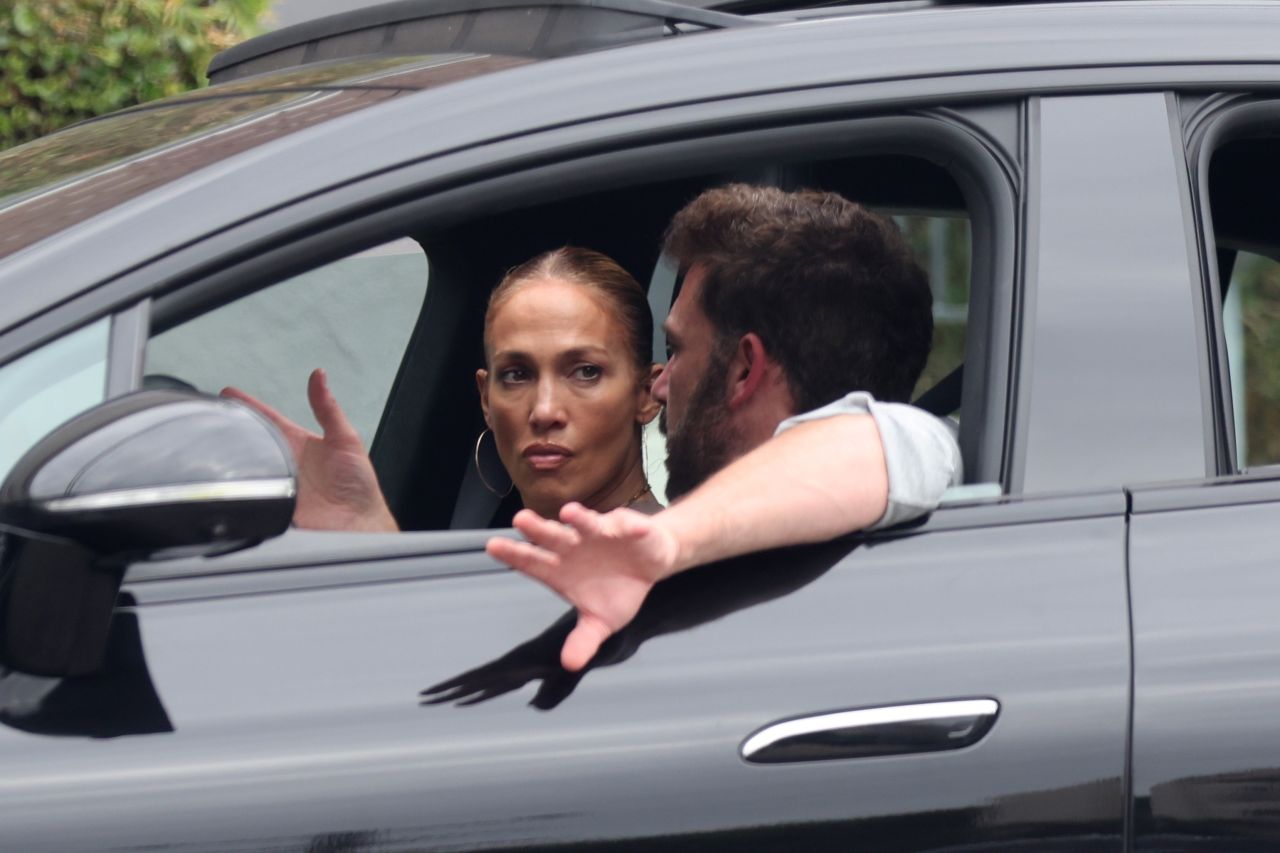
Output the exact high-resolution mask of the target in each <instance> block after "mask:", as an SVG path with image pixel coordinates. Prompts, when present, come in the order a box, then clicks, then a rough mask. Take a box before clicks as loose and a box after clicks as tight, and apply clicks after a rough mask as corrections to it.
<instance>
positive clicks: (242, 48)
mask: <svg viewBox="0 0 1280 853" xmlns="http://www.w3.org/2000/svg"><path fill="white" fill-rule="evenodd" d="M758 23H762V22H758V21H753V20H752V19H750V18H746V17H743V16H741V15H736V14H731V13H729V12H722V11H718V10H716V9H711V8H700V7H699V6H693V5H682V4H680V3H673V2H669V0H396V2H391V3H383V4H380V5H377V6H370V7H367V8H363V9H353V10H351V11H348V12H341V13H339V14H336V15H329V16H327V17H324V18H317V19H315V20H312V21H304V22H302V23H299V24H294V25H293V26H290V27H284V28H282V29H279V30H275V31H273V32H269V33H265V34H263V35H261V36H258V37H256V38H252V39H249V40H248V41H244V42H241V43H240V44H238V45H235V46H234V47H230V48H228V49H226V50H224V51H222V52H221V53H219V54H217V55H216V56H214V57H213V59H212V60H211V61H210V62H209V68H208V70H207V71H206V75H207V76H208V78H209V82H210V83H213V84H217V83H225V82H227V81H229V80H235V79H239V78H242V77H248V76H250V75H253V74H259V73H262V72H265V71H276V70H280V69H283V68H294V67H297V66H300V65H307V64H310V63H312V62H321V61H327V60H334V59H349V58H355V57H367V56H376V55H396V54H405V55H408V54H415V53H444V52H449V53H511V54H516V55H533V56H539V57H551V56H563V55H568V54H571V53H581V52H584V51H586V50H593V49H598V48H602V47H610V46H614V45H618V44H626V43H630V42H635V41H649V40H653V39H656V38H662V37H663V36H668V35H674V34H675V33H676V32H677V29H676V27H677V25H689V26H694V27H699V28H703V29H724V28H728V27H742V26H752V25H755V24H758Z"/></svg>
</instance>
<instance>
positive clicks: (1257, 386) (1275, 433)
mask: <svg viewBox="0 0 1280 853" xmlns="http://www.w3.org/2000/svg"><path fill="white" fill-rule="evenodd" d="M1222 327H1223V333H1224V336H1225V338H1226V344H1227V357H1228V360H1229V363H1230V368H1231V397H1232V400H1233V401H1234V403H1235V411H1234V413H1233V426H1234V428H1235V431H1236V459H1237V465H1238V467H1240V468H1242V469H1243V468H1253V467H1257V466H1259V465H1273V464H1276V463H1280V263H1277V262H1276V261H1274V260H1272V259H1271V258H1267V257H1264V256H1262V255H1256V254H1253V253H1252V252H1240V253H1239V254H1238V255H1237V257H1236V261H1235V266H1234V269H1233V271H1232V275H1231V284H1230V286H1229V287H1228V289H1227V296H1226V300H1225V302H1224V304H1223V311H1222Z"/></svg>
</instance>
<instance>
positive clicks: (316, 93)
mask: <svg viewBox="0 0 1280 853" xmlns="http://www.w3.org/2000/svg"><path fill="white" fill-rule="evenodd" d="M529 61H530V60H528V59H520V58H514V57H501V56H473V55H457V54H454V55H443V54H441V55H435V56H430V57H421V56H420V57H404V56H400V57H394V58H387V57H382V58H380V59H366V60H361V61H358V62H343V63H338V64H335V65H330V66H314V65H312V66H307V67H305V68H301V69H294V70H291V71H286V72H281V73H277V74H270V75H259V76H257V77H254V78H252V79H249V80H244V81H241V82H237V83H230V84H225V85H221V86H218V87H216V88H210V89H202V90H200V91H198V92H194V93H191V94H188V95H183V96H180V97H178V98H172V99H166V100H164V101H157V102H155V103H154V104H148V105H144V106H142V107H135V108H134V109H131V110H126V111H124V112H119V113H114V114H113V115H110V116H106V117H104V118H100V119H93V120H90V121H86V122H81V123H80V124H77V125H74V126H72V127H69V128H66V129H65V130H62V131H59V132H57V133H54V134H50V135H49V136H46V137H43V138H41V139H37V140H35V141H34V142H30V143H27V144H26V145H20V146H18V147H16V148H12V149H9V150H8V151H4V152H0V257H3V256H5V255H8V254H11V253H12V252H15V251H17V250H18V249H21V248H23V247H24V246H28V245H30V244H32V243H34V242H36V241H37V240H40V239H43V238H44V237H47V236H49V235H51V234H54V233H56V232H57V231H60V230H62V229H63V228H66V227H68V226H70V225H73V224H75V223H76V222H79V221H81V220H84V219H87V218H89V217H90V216H93V215H95V214H98V213H101V212H103V211H105V210H108V209H109V208H111V207H114V206H115V205H117V204H120V203H121V202H123V201H126V200H128V199H130V198H133V197H135V196H138V195H141V194H142V193H145V192H148V191H150V190H153V189H155V188H157V187H160V186H163V185H164V184H166V183H169V182H170V181H173V180H176V179H177V178H180V177H182V176H184V175H187V174H190V173H191V172H193V171H195V170H197V169H200V168H203V167H205V166H208V165H211V164H213V163H216V162H218V161H220V160H224V159H226V158H228V157H231V156H233V155H235V154H239V153H241V152H243V151H247V150H249V149H251V148H255V147H257V146H259V145H262V144H264V143H266V142H270V141H271V140H273V139H278V138H280V137H283V136H287V135H289V134H291V133H294V132H296V131H299V130H302V129H304V128H307V127H311V126H313V125H316V124H319V123H321V122H324V121H327V120H329V119H331V118H336V117H338V116H341V115H345V114H347V113H351V112H355V111H357V110H360V109H364V108H366V107H369V106H372V105H374V104H376V103H379V102H381V101H385V100H387V99H389V98H393V97H395V96H396V95H398V94H401V93H402V92H406V91H417V90H421V89H427V88H432V87H434V86H440V85H443V84H445V83H450V82H453V81H455V80H461V79H466V78H468V77H474V76H477V75H480V74H484V73H488V72H492V71H497V70H500V69H503V68H510V67H513V66H515V65H521V64H524V63H527V62H529Z"/></svg>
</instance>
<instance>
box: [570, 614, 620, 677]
mask: <svg viewBox="0 0 1280 853" xmlns="http://www.w3.org/2000/svg"><path fill="white" fill-rule="evenodd" d="M612 633H613V631H611V630H609V626H608V625H606V624H604V622H602V621H600V620H599V619H597V618H596V617H595V616H590V615H588V614H583V613H580V614H578V624H577V625H576V626H575V627H574V629H573V630H572V631H570V632H569V636H568V637H566V638H565V641H564V648H562V649H561V650H560V665H561V666H563V667H564V668H565V669H567V670H569V671H570V672H577V671H578V670H580V669H582V668H583V667H584V666H586V665H587V664H588V663H590V662H591V659H592V658H593V657H595V656H596V652H598V651H600V646H601V645H602V644H603V643H604V641H605V640H607V639H609V636H610V635H611V634H612Z"/></svg>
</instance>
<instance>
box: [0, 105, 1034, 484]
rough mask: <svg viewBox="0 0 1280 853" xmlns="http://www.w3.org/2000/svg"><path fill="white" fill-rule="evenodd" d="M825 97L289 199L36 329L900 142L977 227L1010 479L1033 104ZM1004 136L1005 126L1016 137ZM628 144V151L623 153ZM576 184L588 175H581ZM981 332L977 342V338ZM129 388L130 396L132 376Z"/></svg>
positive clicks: (991, 449) (457, 159)
mask: <svg viewBox="0 0 1280 853" xmlns="http://www.w3.org/2000/svg"><path fill="white" fill-rule="evenodd" d="M825 95H826V97H825V98H824V101H826V102H827V103H826V105H825V108H824V109H822V110H820V111H818V113H817V114H816V115H811V116H807V117H806V120H803V121H802V120H800V119H799V118H797V117H795V116H793V115H791V114H789V113H787V112H785V111H778V112H775V113H773V114H772V115H773V116H774V121H773V123H772V124H765V126H763V127H761V126H759V125H760V123H761V119H760V116H759V115H757V114H756V110H757V109H758V105H755V106H754V107H753V108H752V109H750V110H748V111H747V113H746V115H745V116H744V117H743V118H741V119H739V120H738V121H735V122H730V123H729V125H728V126H727V127H723V126H715V127H712V128H710V129H708V128H706V127H704V126H702V123H701V122H694V123H693V124H692V126H687V125H683V124H681V123H679V122H674V123H673V124H668V123H666V122H665V120H662V119H659V118H655V117H654V116H649V117H648V122H647V123H648V125H649V128H650V129H649V132H648V133H646V134H644V135H643V136H641V137H640V138H636V136H635V134H634V128H633V124H634V122H632V121H630V120H629V119H628V118H620V119H608V120H601V121H596V122H591V123H589V124H587V125H584V126H581V127H575V128H572V129H569V130H566V129H557V130H553V131H545V132H541V133H535V134H531V135H529V136H528V137H522V138H521V139H518V140H508V141H504V143H502V144H498V145H495V146H485V147H482V148H480V149H475V150H468V151H464V152H458V153H457V154H456V155H453V156H450V157H445V158H440V159H439V160H433V161H425V162H422V163H417V164H413V165H411V166H407V167H405V168H404V169H401V170H396V171H395V172H393V173H390V174H388V173H383V174H379V175H375V176H370V177H369V178H368V179H367V180H366V181H362V182H359V185H357V186H348V187H344V188H342V189H341V190H335V191H332V192H330V193H324V194H320V196H319V197H309V198H308V199H305V200H303V201H302V202H299V203H297V204H294V205H284V206H282V207H281V208H279V209H277V210H276V211H273V212H272V214H270V215H268V216H266V217H263V218H262V219H263V220H268V221H269V227H265V228H264V227H263V226H264V224H268V223H264V221H262V220H258V221H254V220H250V221H247V222H244V223H242V224H241V225H239V226H236V227H234V228H232V229H227V230H225V231H221V232H218V233H215V234H211V235H209V236H208V237H207V238H206V239H205V240H202V241H198V242H197V243H194V244H192V245H189V246H187V247H184V248H183V249H181V250H179V251H177V252H174V253H172V254H169V255H167V256H164V257H162V258H159V259H158V260H157V263H156V264H154V265H149V266H148V267H147V268H143V269H139V270H135V271H134V272H132V273H130V274H129V275H127V276H125V277H123V278H121V279H117V280H115V281H113V282H109V283H108V284H107V285H105V286H102V287H99V288H97V289H95V290H93V291H90V292H89V293H87V294H85V295H83V296H82V297H80V298H77V299H76V300H73V301H72V302H71V303H66V304H64V305H63V306H61V307H60V310H58V311H54V312H49V313H48V314H46V315H42V316H41V317H40V318H38V320H39V321H40V323H39V325H41V326H44V327H45V328H46V329H47V328H49V327H50V326H51V325H53V324H56V323H57V321H58V319H60V318H58V317H57V316H55V315H58V314H63V313H64V312H67V311H70V310H71V309H72V307H73V306H76V307H83V306H85V305H86V304H94V303H96V304H98V305H112V304H113V303H115V304H118V303H119V302H120V301H121V300H122V297H133V298H134V301H133V302H132V303H131V304H134V305H136V304H140V303H139V302H138V297H139V296H142V297H143V298H151V299H152V302H151V303H150V305H149V308H150V309H151V310H158V309H159V306H161V305H162V304H163V303H164V301H165V300H167V299H171V298H175V297H173V296H172V295H173V294H176V293H178V292H179V290H181V291H183V292H184V293H185V294H186V296H185V297H183V298H188V297H193V296H195V295H196V294H198V292H199V291H202V290H205V289H206V288H213V289H223V288H228V287H231V286H232V283H234V286H236V287H237V288H240V289H245V281H246V280H258V281H261V282H263V283H264V285H265V283H267V282H268V280H272V281H274V280H280V279H282V278H285V277H287V276H288V275H289V274H292V273H296V272H298V271H301V270H303V269H307V268H314V267H316V266H319V265H321V264H323V263H326V262H328V261H331V260H335V259H337V258H340V257H344V256H346V255H348V254H351V253H353V252H356V251H359V250H362V249H365V248H369V247H371V246H374V245H377V244H378V243H380V242H384V241H385V240H386V239H388V238H389V237H390V236H393V235H399V234H403V233H405V228H404V226H403V223H404V222H406V221H414V222H416V223H418V226H416V227H415V229H414V230H415V233H421V231H422V229H426V228H431V227H440V226H444V225H447V224H449V223H456V222H459V221H463V220H466V219H471V218H474V217H476V216H479V215H481V214H482V213H483V212H485V211H486V210H493V209H502V208H504V207H510V206H513V205H519V204H523V203H527V202H528V200H536V199H538V198H545V197H549V194H561V195H567V194H571V193H572V192H574V191H579V192H582V191H585V190H583V189H577V188H581V187H587V188H589V189H599V188H603V187H608V186H611V185H617V184H625V183H629V182H630V183H640V182H642V181H643V180H644V179H645V177H646V176H651V175H652V174H654V173H655V172H657V173H661V174H664V175H665V174H672V173H674V172H677V171H679V170H680V169H685V170H691V171H710V164H711V163H716V162H722V161H723V158H725V157H731V158H732V157H745V156H747V155H748V154H749V155H750V156H752V157H760V156H763V155H764V154H767V153H769V152H771V151H772V152H780V153H784V154H786V155H787V156H788V157H792V158H795V157H800V156H803V157H814V158H816V157H818V156H819V154H821V155H822V156H826V157H844V158H848V157H853V156H856V155H857V154H859V153H863V152H866V153H873V149H875V148H876V147H877V146H878V147H879V148H880V149H881V150H882V151H884V152H890V151H892V152H895V153H900V152H903V150H904V146H905V148H906V149H910V150H909V151H907V152H906V153H912V154H917V155H921V156H924V155H928V156H930V157H931V158H932V159H934V160H935V161H936V162H942V163H944V164H945V165H946V167H947V168H948V171H949V172H950V173H951V175H952V177H953V178H954V179H955V180H956V181H957V183H958V184H960V186H961V189H962V191H963V193H964V195H965V197H966V208H967V212H968V214H969V216H970V219H971V222H972V223H973V232H972V254H973V257H972V261H971V280H972V282H973V283H974V288H973V291H972V294H971V300H972V301H971V306H970V324H971V325H970V328H971V332H970V341H971V343H970V344H969V345H968V353H967V354H966V363H967V364H969V368H970V369H971V368H972V367H973V366H974V365H975V364H977V363H978V362H977V361H973V360H971V354H972V353H975V352H977V353H980V354H982V355H983V356H984V357H985V358H986V365H985V366H984V369H982V370H980V371H978V373H977V375H979V376H984V377H986V378H987V381H986V382H985V383H975V382H969V383H966V385H967V386H968V387H967V389H966V400H965V411H970V410H972V407H973V405H974V403H973V402H972V398H973V397H974V396H975V392H974V390H973V389H975V388H977V387H978V386H979V385H982V386H984V387H985V388H986V392H985V396H982V397H981V398H980V399H978V401H977V404H978V405H979V406H980V407H981V410H982V411H984V412H986V413H988V414H985V415H984V423H986V424H987V425H989V426H990V429H988V430H987V431H986V435H985V436H984V437H983V441H982V442H981V444H982V445H983V446H982V447H981V448H980V450H979V453H981V454H986V455H985V456H984V457H983V458H985V459H987V460H990V461H989V463H988V465H987V468H988V470H989V472H990V473H989V474H986V475H984V474H982V473H981V472H971V473H976V474H977V476H980V477H983V478H984V479H985V478H989V479H993V480H997V481H1000V482H1002V483H1004V482H1006V480H1005V478H1006V477H1007V460H1006V453H1005V448H1006V447H1007V445H1008V438H1009V436H1008V432H1007V431H1008V429H1009V423H1008V421H1009V418H1008V412H1009V411H1010V408H1009V407H1010V406H1011V404H1012V401H1011V400H1010V399H1008V397H1007V389H1008V388H1009V387H1010V385H1011V383H1010V381H1009V373H1010V370H1011V366H1010V365H1011V355H1010V353H1011V352H1012V350H1013V343H1012V342H1013V339H1014V337H1015V330H1014V328H1013V326H1014V323H1015V311H1014V306H1015V304H1016V303H1017V301H1018V294H1017V290H1018V288H1019V287H1020V280H1021V275H1020V272H1019V270H1018V267H1017V263H1018V256H1019V249H1018V246H1017V243H1018V241H1019V240H1021V238H1022V231H1021V227H1020V225H1019V221H1020V220H1019V216H1020V205H1019V201H1018V199H1019V193H1020V182H1021V169H1020V167H1019V165H1018V163H1017V157H1018V152H1017V147H1018V145H1019V141H1018V138H1017V133H1019V132H1021V125H1022V121H1021V119H1020V113H1021V110H1022V109H1024V102H1023V101H1022V100H1021V99H1010V98H1004V99H1000V100H999V101H994V102H987V103H980V104H975V105H970V106H966V105H963V104H959V103H956V104H949V103H946V101H945V100H943V101H942V102H941V103H939V104H938V105H937V106H936V107H929V108H925V107H923V106H914V107H911V108H907V107H902V108H900V109H898V110H896V111H894V112H893V113H890V114H886V112H885V111H884V110H883V109H882V110H878V111H869V110H866V109H861V110H859V109H856V108H855V106H856V105H851V104H850V103H849V98H848V93H847V92H842V91H832V92H829V93H825ZM761 97H764V99H765V100H766V101H770V102H771V103H773V104H775V105H776V106H779V107H780V106H782V105H783V104H784V103H785V100H784V99H782V98H781V97H775V98H772V99H771V98H770V97H765V96H761ZM751 100H753V101H754V100H756V99H755V98H753V99H751ZM734 106H735V107H738V108H739V109H742V108H743V107H744V105H743V104H735V105H734ZM736 111H737V110H735V112H736ZM670 112H672V113H674V114H676V115H677V116H678V117H679V118H681V119H685V120H691V119H693V115H692V113H691V111H689V110H687V109H686V108H683V107H673V108H671V110H670ZM992 128H995V130H992ZM1002 129H1003V130H1006V131H1007V130H1012V132H1013V133H1012V138H1010V133H1002V132H1001V130H1002ZM570 130H571V132H570ZM564 135H568V136H570V137H573V138H576V140H577V141H576V143H575V144H574V145H573V146H571V147H569V148H568V149H566V148H565V146H563V145H559V144H556V139H557V138H558V137H560V136H564ZM619 136H621V137H622V141H623V143H624V144H621V145H620V144H619ZM548 137H550V139H548ZM493 148H497V149H503V150H502V151H501V153H503V154H506V157H505V158H504V157H495V156H494V154H495V152H494V151H493V150H490V149H493ZM588 152H590V153H588ZM550 154H554V155H557V156H549V155H550ZM531 155H534V156H532V157H531ZM691 156H693V159H694V161H696V162H695V165H693V166H690V165H689V164H690V157H691ZM530 160H532V162H530ZM583 175H589V176H590V177H589V178H585V179H584V178H583ZM357 200H358V201H357ZM984 224H985V227H984ZM655 256H656V249H655ZM983 300H986V302H985V304H983ZM428 301H430V296H429V297H428ZM81 316H83V315H81ZM991 318H995V319H991ZM984 321H985V322H984ZM984 325H985V328H984ZM22 331H24V332H27V336H28V339H30V338H31V337H33V336H35V335H40V332H39V331H37V330H34V329H32V330H29V331H28V330H27V329H26V328H25V327H23V328H22ZM33 332H34V333H35V334H34V335H33V334H32V333H33ZM40 336H43V335H40ZM5 338H6V339H7V340H5V341H0V347H2V346H3V345H4V343H7V342H8V341H11V340H12V336H11V335H6V336H5ZM979 339H982V341H983V343H984V345H982V346H979V345H977V344H976V343H975V342H977V341H978V340H979ZM132 340H134V341H135V342H136V344H137V346H133V347H131V346H130V345H129V344H127V343H126V342H125V341H124V340H123V339H122V341H121V343H120V345H119V347H118V348H117V349H116V350H115V351H113V361H115V360H119V361H120V363H121V364H122V365H123V364H126V363H132V362H133V361H134V360H136V359H138V358H139V355H138V351H139V349H140V347H141V345H142V344H143V343H144V342H145V334H137V333H136V332H135V333H134V334H133V335H132ZM121 371H122V372H121V375H122V376H123V375H128V376H130V377H136V375H137V373H138V371H136V370H134V369H132V368H130V369H128V370H125V369H124V368H123V367H122V368H121ZM970 375H974V374H972V373H971V374H970ZM126 385H129V383H127V382H126V383H122V385H121V387H124V386H126ZM132 387H137V386H136V380H135V381H134V382H133V384H132Z"/></svg>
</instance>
